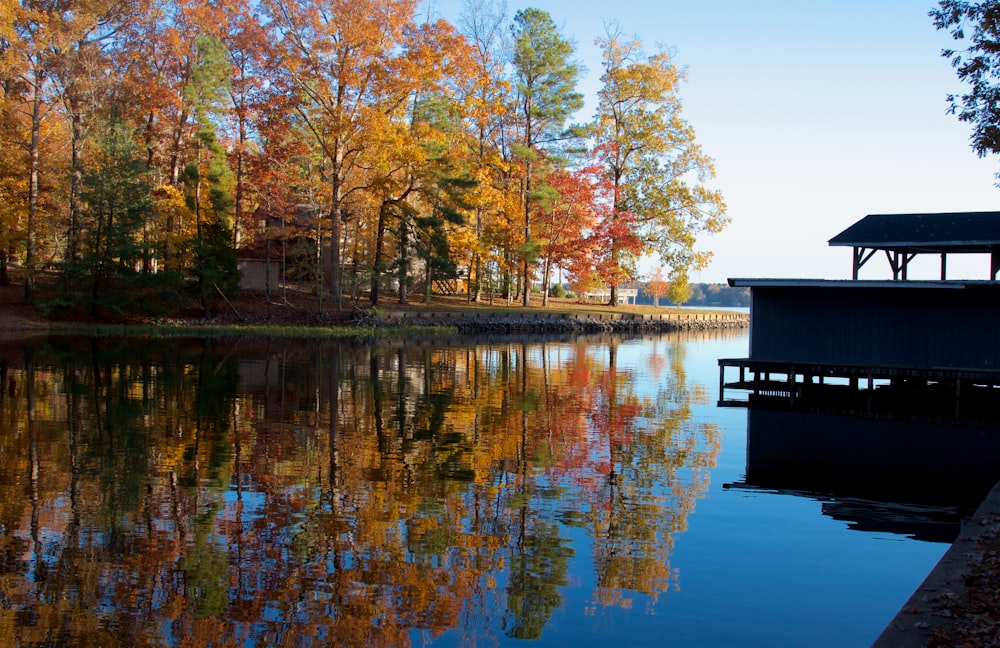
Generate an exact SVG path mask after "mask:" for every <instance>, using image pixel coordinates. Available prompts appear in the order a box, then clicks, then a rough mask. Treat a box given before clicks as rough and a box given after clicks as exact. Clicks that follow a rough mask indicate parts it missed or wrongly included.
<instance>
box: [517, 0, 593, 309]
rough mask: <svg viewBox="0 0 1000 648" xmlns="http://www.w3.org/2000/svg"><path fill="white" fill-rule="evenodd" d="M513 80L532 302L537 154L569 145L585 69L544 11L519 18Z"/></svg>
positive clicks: (527, 287) (525, 268)
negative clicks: (569, 127)
mask: <svg viewBox="0 0 1000 648" xmlns="http://www.w3.org/2000/svg"><path fill="white" fill-rule="evenodd" d="M513 30H514V57H513V66H514V80H515V84H514V85H515V89H516V97H515V101H516V112H517V118H518V126H517V127H518V130H519V137H518V141H517V150H516V155H517V157H518V158H520V160H521V163H522V164H523V165H524V169H525V171H524V178H523V181H522V193H521V199H522V203H523V210H524V212H523V213H524V229H523V240H522V241H521V254H520V256H521V257H522V267H521V270H522V273H523V285H522V288H523V290H524V293H523V303H524V305H525V306H527V305H528V304H529V298H530V295H531V277H532V274H533V268H532V265H533V264H534V262H535V258H534V257H535V256H536V254H535V253H533V251H534V250H537V244H536V243H535V244H533V242H532V228H531V213H532V201H533V191H534V170H535V166H536V162H537V160H538V155H539V153H540V152H542V151H544V150H546V149H547V148H552V147H555V146H556V145H557V144H559V143H561V142H564V141H565V140H566V139H567V138H568V137H569V134H568V133H567V130H566V125H567V121H568V120H569V118H570V117H571V116H572V115H573V113H575V112H576V111H578V110H579V109H580V108H582V107H583V96H582V95H581V94H580V93H579V92H577V91H576V84H577V80H578V78H579V76H580V72H581V70H580V66H579V64H578V63H577V62H576V61H575V60H574V59H573V52H574V47H573V44H572V43H571V42H570V41H568V40H567V39H566V38H564V37H563V36H562V35H561V34H560V33H559V30H558V28H557V27H556V24H555V22H554V21H553V20H552V17H551V16H550V15H549V14H548V13H547V12H545V11H542V10H541V9H523V10H521V11H519V12H517V14H516V15H515V16H514V26H513Z"/></svg>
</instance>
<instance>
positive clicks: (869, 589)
mask: <svg viewBox="0 0 1000 648" xmlns="http://www.w3.org/2000/svg"><path fill="white" fill-rule="evenodd" d="M672 345H682V346H683V349H682V351H681V352H682V353H683V357H684V367H685V372H686V381H687V385H688V387H692V386H694V385H700V386H701V387H703V388H705V389H706V390H707V391H708V401H707V402H706V403H705V404H701V405H695V406H693V408H692V410H693V411H692V421H691V423H690V424H692V425H702V424H714V425H717V426H719V427H720V429H721V431H722V448H721V450H720V452H719V455H718V457H717V465H716V467H715V468H714V469H713V470H712V473H711V483H710V486H709V491H708V493H707V494H705V495H703V496H702V497H700V498H698V499H697V501H696V503H695V507H694V511H693V513H692V514H691V515H690V516H689V517H688V520H687V529H686V530H685V531H684V532H681V533H677V534H675V535H674V538H673V540H674V543H675V545H674V550H673V551H672V553H671V555H670V558H669V560H670V565H671V567H672V568H673V569H675V570H676V573H677V583H676V584H677V588H676V589H671V590H669V591H667V592H664V593H661V594H660V595H659V597H658V599H657V600H656V601H653V600H652V599H651V598H650V597H648V596H645V595H642V594H638V593H634V592H626V593H625V596H626V598H630V599H632V603H631V606H630V607H628V608H619V607H608V608H602V607H600V606H595V605H594V601H593V593H594V591H595V587H596V585H595V583H594V582H593V579H594V572H593V570H591V569H583V568H581V566H582V565H585V564H588V563H590V562H592V561H593V560H594V556H593V544H594V539H593V538H592V537H590V536H589V535H588V532H587V531H586V530H585V529H580V528H575V527H572V526H567V525H562V526H561V529H560V535H561V536H562V537H563V538H564V539H565V540H566V541H568V543H569V546H570V547H571V548H572V549H573V551H574V553H575V554H576V557H575V558H574V559H573V561H574V564H575V567H574V568H571V570H570V583H569V585H568V586H567V587H564V588H561V594H562V595H563V597H564V605H563V607H561V608H560V609H559V610H557V611H555V612H554V614H553V616H552V618H551V620H550V621H549V623H548V624H547V625H546V627H545V630H544V632H543V635H542V643H543V644H546V645H547V644H548V642H547V641H546V640H549V641H550V642H551V643H552V645H574V646H604V645H608V643H609V642H613V643H614V644H616V645H631V646H661V645H679V646H688V645H699V646H736V645H738V646H762V647H763V646H767V647H771V646H791V645H809V646H845V645H867V644H868V643H870V642H871V641H873V640H874V639H875V637H876V636H877V635H878V633H879V632H881V630H882V628H883V627H884V626H885V625H886V624H887V623H888V622H889V620H890V619H891V618H892V616H893V615H894V614H895V613H896V611H897V610H898V609H899V607H901V606H902V604H903V603H904V602H905V600H906V599H907V598H908V597H909V595H910V593H911V592H912V591H913V590H914V589H915V588H916V587H917V585H919V583H920V582H921V581H922V580H923V578H924V576H925V575H926V574H927V572H929V571H930V569H931V568H932V567H933V565H934V564H935V563H936V562H937V560H938V559H939V558H940V556H941V555H942V554H943V553H944V550H945V549H946V546H945V545H942V544H930V543H924V542H917V541H913V540H909V539H906V538H904V537H902V536H893V535H891V534H888V533H884V532H876V533H871V532H859V531H854V530H849V529H848V528H847V523H845V522H843V521H838V520H834V519H832V518H830V517H828V516H826V515H823V513H822V510H821V509H822V505H821V503H820V502H819V501H816V500H813V499H809V498H803V497H795V496H790V495H780V494H773V493H768V492H763V491H746V490H738V489H726V490H724V489H723V484H725V483H731V482H737V481H740V480H741V479H742V478H743V476H744V472H745V467H746V430H747V415H746V411H745V410H743V409H735V408H719V407H717V406H716V405H715V403H716V401H717V399H718V375H719V374H718V365H717V360H718V358H720V357H744V356H746V353H747V336H746V335H745V334H742V335H735V336H722V337H720V336H698V335H694V336H691V337H690V338H689V339H687V340H686V341H684V340H683V338H682V339H677V338H673V337H671V338H662V339H660V340H658V341H656V343H655V346H656V349H657V351H658V352H659V353H662V354H664V355H665V356H666V355H668V354H669V353H674V352H677V349H671V348H670V347H671V346H672ZM653 346H654V344H653V342H652V341H650V340H635V341H628V342H623V343H621V344H619V345H618V347H617V350H618V351H617V357H618V368H619V370H629V371H634V372H635V374H636V376H638V377H639V378H640V380H639V382H637V384H636V385H635V387H634V388H635V390H636V391H637V392H639V393H650V394H652V393H655V392H656V389H657V387H656V385H655V384H643V383H642V381H643V380H648V379H649V376H650V374H649V362H648V357H649V355H650V353H652V351H653ZM591 353H592V354H594V355H595V357H601V358H605V359H606V357H607V347H606V346H601V347H599V348H594V349H591ZM672 379H673V377H672V375H671V369H670V364H669V362H668V363H666V365H665V366H664V367H663V369H662V371H661V373H660V377H659V380H660V381H667V380H672ZM657 491H658V492H660V493H661V494H662V493H663V491H662V490H660V488H658V489H657ZM584 611H586V612H585V614H584V616H582V617H581V616H579V615H580V614H581V613H583V612H584ZM504 639H506V638H504ZM501 643H505V642H501Z"/></svg>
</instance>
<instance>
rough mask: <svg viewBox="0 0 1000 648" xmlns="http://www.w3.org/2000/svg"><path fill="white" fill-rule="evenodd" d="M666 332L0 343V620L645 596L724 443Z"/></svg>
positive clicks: (301, 632) (365, 617)
mask: <svg viewBox="0 0 1000 648" xmlns="http://www.w3.org/2000/svg"><path fill="white" fill-rule="evenodd" d="M636 347H640V351H639V352H635V350H636ZM684 349H685V346H684V344H683V343H680V342H679V341H678V340H677V339H676V338H669V337H663V338H658V339H650V340H633V341H622V340H618V339H600V340H590V341H549V342H537V343H527V342H521V343H510V342H503V343H481V344H466V345H451V346H446V345H441V346H431V345H427V346H415V345H411V346H405V345H402V344H399V345H392V344H389V345H382V346H363V345H352V344H346V343H336V342H325V341H324V342H322V343H321V342H310V343H290V342H278V341H267V340H262V341H246V340H241V341H212V340H207V341H189V342H161V341H156V342H155V343H152V342H136V341H132V342H121V341H118V342H113V341H108V340H86V339H61V340H52V341H48V342H47V343H45V344H41V345H37V344H36V345H31V346H22V347H15V346H8V347H4V348H0V386H2V389H0V643H3V644H4V645H34V644H50V643H55V644H72V645H129V644H131V645H137V646H143V645H198V646H208V645H292V644H294V645H368V646H378V645H391V646H400V645H408V644H409V641H410V637H411V634H412V632H413V631H414V630H420V631H423V632H425V633H428V636H431V637H436V636H439V635H440V634H441V633H445V632H448V633H451V634H452V635H454V638H453V639H452V640H451V642H452V643H469V644H478V643H483V642H495V641H497V640H498V637H499V636H501V635H507V636H508V637H512V638H518V639H535V638H538V637H540V636H541V635H542V633H543V631H544V630H545V627H546V625H547V624H548V623H549V621H550V619H551V617H552V615H553V614H554V613H555V612H556V611H557V610H559V609H560V608H561V607H562V606H563V605H564V601H563V589H564V586H566V585H567V583H570V582H573V583H576V584H579V583H581V582H587V583H593V591H592V593H591V595H590V597H589V598H590V601H589V605H588V608H589V609H590V610H593V609H594V608H597V607H600V606H623V607H628V606H631V605H633V604H634V602H636V601H643V600H645V601H652V600H655V598H656V596H657V595H658V594H660V593H662V592H664V591H666V590H667V589H668V588H670V587H671V586H672V585H675V584H676V574H675V573H674V572H673V570H672V569H671V566H670V554H671V550H672V548H673V541H674V536H675V535H676V534H678V533H679V532H682V531H684V530H685V528H686V524H687V518H688V516H689V515H690V513H691V512H692V511H693V509H694V506H695V502H696V500H697V499H698V498H699V497H700V496H702V495H703V494H704V493H705V492H706V490H707V488H708V478H709V472H708V470H709V469H710V468H711V467H712V466H713V465H714V463H715V460H716V456H717V454H718V451H719V445H720V432H719V430H718V429H717V428H716V427H715V426H714V425H712V424H710V423H706V422H703V421H697V420H695V419H694V418H693V417H692V415H691V412H692V409H691V408H692V406H694V405H698V404H706V403H707V402H708V396H707V392H706V389H705V388H704V386H702V385H697V384H692V383H691V381H689V380H688V378H687V376H686V375H685V373H684ZM622 354H625V355H627V356H628V357H629V358H632V357H642V358H644V359H646V360H645V362H644V363H634V362H631V361H627V362H626V361H622V360H621V358H620V356H621V355H622ZM581 539H582V541H581ZM574 613H575V611H574ZM580 613H584V614H586V613H587V611H586V610H584V611H581V612H580Z"/></svg>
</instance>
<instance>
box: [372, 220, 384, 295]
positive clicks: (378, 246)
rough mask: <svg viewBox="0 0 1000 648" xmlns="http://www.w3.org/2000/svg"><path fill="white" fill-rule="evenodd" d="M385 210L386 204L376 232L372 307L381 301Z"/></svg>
mask: <svg viewBox="0 0 1000 648" xmlns="http://www.w3.org/2000/svg"><path fill="white" fill-rule="evenodd" d="M385 210H386V204H385V203H382V206H381V207H380V208H379V210H378V228H377V229H376V230H375V262H374V263H373V264H372V284H371V286H372V288H371V305H372V306H378V300H379V284H380V283H381V279H382V277H381V274H382V245H383V242H384V241H385Z"/></svg>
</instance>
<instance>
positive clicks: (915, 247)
mask: <svg viewBox="0 0 1000 648" xmlns="http://www.w3.org/2000/svg"><path fill="white" fill-rule="evenodd" d="M830 245H832V246H838V245H839V246H851V247H860V248H875V249H885V250H911V251H920V252H989V251H990V248H991V247H992V246H1000V211H981V212H950V213H939V214H871V215H868V216H865V217H864V218H862V219H861V220H859V221H858V222H856V223H855V224H853V225H851V226H850V227H848V228H847V229H845V230H844V231H843V232H841V233H840V234H837V235H836V236H834V237H833V238H832V239H830Z"/></svg>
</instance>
